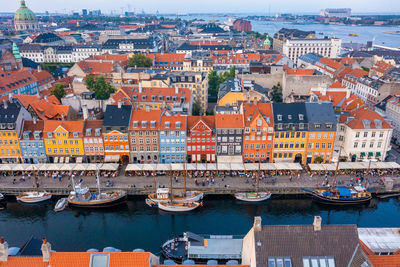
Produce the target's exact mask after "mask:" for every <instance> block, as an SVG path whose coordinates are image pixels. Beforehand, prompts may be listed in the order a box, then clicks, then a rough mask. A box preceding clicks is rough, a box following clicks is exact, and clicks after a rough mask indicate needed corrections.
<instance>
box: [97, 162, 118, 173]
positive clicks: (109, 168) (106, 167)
mask: <svg viewBox="0 0 400 267" xmlns="http://www.w3.org/2000/svg"><path fill="white" fill-rule="evenodd" d="M118 166H119V164H118V163H104V164H103V165H102V166H101V167H100V170H102V171H116V170H118Z"/></svg>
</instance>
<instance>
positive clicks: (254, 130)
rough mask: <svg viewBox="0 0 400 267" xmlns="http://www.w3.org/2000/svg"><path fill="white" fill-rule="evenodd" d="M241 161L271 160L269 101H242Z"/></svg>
mask: <svg viewBox="0 0 400 267" xmlns="http://www.w3.org/2000/svg"><path fill="white" fill-rule="evenodd" d="M241 113H242V114H243V116H244V134H243V161H244V162H249V163H252V162H273V157H272V155H273V154H272V148H273V138H274V121H273V114H272V104H271V103H243V104H242V106H241Z"/></svg>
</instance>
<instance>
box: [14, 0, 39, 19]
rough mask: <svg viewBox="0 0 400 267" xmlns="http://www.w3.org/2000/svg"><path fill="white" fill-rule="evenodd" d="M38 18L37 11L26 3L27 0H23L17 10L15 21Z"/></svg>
mask: <svg viewBox="0 0 400 267" xmlns="http://www.w3.org/2000/svg"><path fill="white" fill-rule="evenodd" d="M25 20H36V15H35V13H33V12H32V10H30V9H29V8H27V7H26V5H25V0H21V7H20V8H19V9H18V10H17V12H15V15H14V21H25Z"/></svg>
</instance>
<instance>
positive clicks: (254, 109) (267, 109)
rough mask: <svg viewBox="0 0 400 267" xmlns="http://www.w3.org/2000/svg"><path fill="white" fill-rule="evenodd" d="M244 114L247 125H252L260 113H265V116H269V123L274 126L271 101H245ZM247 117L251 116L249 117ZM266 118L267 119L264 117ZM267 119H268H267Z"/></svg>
mask: <svg viewBox="0 0 400 267" xmlns="http://www.w3.org/2000/svg"><path fill="white" fill-rule="evenodd" d="M242 105H243V116H244V124H245V126H250V124H251V123H252V121H253V120H254V119H255V118H257V117H258V115H259V114H261V116H263V115H265V117H269V123H268V122H267V123H268V124H269V125H270V126H271V127H272V126H273V124H274V123H273V121H274V118H273V114H272V105H271V103H257V104H254V103H243V104H242ZM247 118H250V120H249V119H247ZM264 120H266V119H264ZM266 121H267V120H266Z"/></svg>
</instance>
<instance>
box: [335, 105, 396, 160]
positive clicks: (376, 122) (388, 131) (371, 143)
mask: <svg viewBox="0 0 400 267" xmlns="http://www.w3.org/2000/svg"><path fill="white" fill-rule="evenodd" d="M340 122H341V123H340V124H339V125H338V133H337V135H338V136H339V142H338V143H340V146H341V147H342V152H341V156H342V155H345V156H346V157H347V159H348V160H351V161H362V160H364V161H368V160H374V159H375V160H380V161H384V160H385V158H386V156H387V153H388V152H389V151H390V150H391V145H390V140H391V138H392V132H393V129H392V127H391V126H390V125H389V123H387V122H386V121H385V120H384V118H383V117H381V116H380V115H379V114H378V113H376V112H375V111H373V110H371V109H369V108H368V107H365V106H364V107H361V108H358V109H356V110H353V111H351V112H350V114H349V115H342V116H341V118H340Z"/></svg>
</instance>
